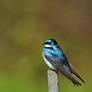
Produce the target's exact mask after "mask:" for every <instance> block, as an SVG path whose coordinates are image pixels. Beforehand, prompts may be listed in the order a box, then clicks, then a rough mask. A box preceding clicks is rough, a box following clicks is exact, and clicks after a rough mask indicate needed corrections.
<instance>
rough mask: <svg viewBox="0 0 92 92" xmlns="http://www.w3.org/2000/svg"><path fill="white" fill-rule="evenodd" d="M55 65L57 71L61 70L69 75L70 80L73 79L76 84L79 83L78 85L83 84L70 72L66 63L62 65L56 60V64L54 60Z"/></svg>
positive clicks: (65, 74) (66, 75)
mask: <svg viewBox="0 0 92 92" xmlns="http://www.w3.org/2000/svg"><path fill="white" fill-rule="evenodd" d="M51 62H53V61H51ZM61 62H62V61H61ZM53 66H54V67H55V68H56V69H57V71H59V72H61V73H62V74H63V75H64V76H65V77H67V78H68V79H69V80H71V81H72V83H73V84H74V85H77V86H78V85H81V83H80V82H78V81H77V80H76V79H75V78H74V77H73V76H72V74H71V72H69V71H68V70H67V68H66V66H65V65H61V64H60V63H59V62H58V61H56V62H55V64H54V62H53Z"/></svg>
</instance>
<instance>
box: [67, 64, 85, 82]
mask: <svg viewBox="0 0 92 92" xmlns="http://www.w3.org/2000/svg"><path fill="white" fill-rule="evenodd" d="M69 65H70V69H71V73H73V74H74V75H75V76H76V77H78V78H79V79H80V80H81V81H82V82H83V83H85V81H84V80H83V79H82V78H81V77H80V76H79V75H78V74H77V73H76V72H75V70H74V68H73V66H72V65H71V64H69Z"/></svg>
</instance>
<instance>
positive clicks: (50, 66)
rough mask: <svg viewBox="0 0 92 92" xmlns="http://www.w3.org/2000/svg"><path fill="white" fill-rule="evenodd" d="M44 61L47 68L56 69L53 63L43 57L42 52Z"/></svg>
mask: <svg viewBox="0 0 92 92" xmlns="http://www.w3.org/2000/svg"><path fill="white" fill-rule="evenodd" d="M42 56H43V58H44V61H45V63H46V64H47V65H48V66H49V68H51V69H54V70H56V69H55V68H54V67H53V65H52V64H51V63H50V62H49V61H48V60H47V59H46V58H45V56H44V54H43V53H42Z"/></svg>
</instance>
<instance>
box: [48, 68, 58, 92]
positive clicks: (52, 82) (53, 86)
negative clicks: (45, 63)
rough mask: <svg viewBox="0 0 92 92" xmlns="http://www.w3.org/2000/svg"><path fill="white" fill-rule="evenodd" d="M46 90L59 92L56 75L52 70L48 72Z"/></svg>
mask: <svg viewBox="0 0 92 92" xmlns="http://www.w3.org/2000/svg"><path fill="white" fill-rule="evenodd" d="M48 89H49V92H59V82H58V74H57V73H56V72H55V71H53V70H50V69H49V70H48Z"/></svg>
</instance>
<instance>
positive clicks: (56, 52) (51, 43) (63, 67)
mask: <svg viewBox="0 0 92 92" xmlns="http://www.w3.org/2000/svg"><path fill="white" fill-rule="evenodd" d="M43 45H44V47H43V50H42V56H43V59H44V61H45V63H46V64H47V65H48V66H49V68H50V69H52V70H54V71H56V72H60V73H62V74H63V75H64V76H65V77H66V78H68V79H69V80H70V81H71V82H72V83H73V84H74V85H76V86H81V85H82V84H81V83H80V82H79V81H78V80H76V79H75V77H74V76H73V75H75V76H76V77H77V78H78V79H80V80H81V81H82V82H83V83H85V81H84V80H83V79H82V78H81V77H80V76H79V75H78V74H77V73H76V72H75V70H74V68H73V66H72V65H71V64H70V62H69V60H68V59H67V57H66V55H65V54H64V52H63V50H62V49H61V48H60V46H59V44H58V43H57V41H56V40H55V39H48V40H45V41H44V43H43Z"/></svg>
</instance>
